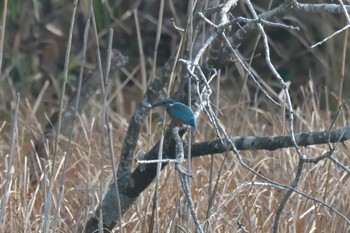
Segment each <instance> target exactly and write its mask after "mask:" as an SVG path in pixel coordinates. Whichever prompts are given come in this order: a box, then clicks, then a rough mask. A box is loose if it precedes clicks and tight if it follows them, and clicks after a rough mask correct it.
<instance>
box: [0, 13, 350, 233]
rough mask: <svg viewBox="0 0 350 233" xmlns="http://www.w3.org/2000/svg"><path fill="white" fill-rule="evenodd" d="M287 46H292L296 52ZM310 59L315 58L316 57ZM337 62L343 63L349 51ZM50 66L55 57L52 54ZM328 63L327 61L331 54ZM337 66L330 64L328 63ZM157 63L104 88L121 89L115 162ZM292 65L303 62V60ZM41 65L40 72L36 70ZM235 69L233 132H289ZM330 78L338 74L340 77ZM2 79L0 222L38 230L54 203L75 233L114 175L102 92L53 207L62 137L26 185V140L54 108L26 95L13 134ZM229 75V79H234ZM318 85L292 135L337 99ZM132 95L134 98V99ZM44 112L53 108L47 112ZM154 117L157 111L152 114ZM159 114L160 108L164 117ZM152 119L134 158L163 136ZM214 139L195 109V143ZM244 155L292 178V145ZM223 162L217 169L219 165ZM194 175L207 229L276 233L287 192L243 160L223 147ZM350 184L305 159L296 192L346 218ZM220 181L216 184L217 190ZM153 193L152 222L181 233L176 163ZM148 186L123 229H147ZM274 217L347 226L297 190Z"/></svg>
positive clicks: (316, 124) (296, 227)
mask: <svg viewBox="0 0 350 233" xmlns="http://www.w3.org/2000/svg"><path fill="white" fill-rule="evenodd" d="M179 12H181V11H179ZM181 14H182V12H181ZM126 15H127V14H126ZM129 15H132V14H129ZM175 16H176V17H175V18H181V17H182V15H180V16H181V17H177V15H176V14H175ZM129 17H130V16H129ZM145 18H147V17H145ZM144 20H145V19H144ZM317 20H319V19H317ZM325 21H326V20H325ZM177 22H178V21H177ZM19 25H22V24H19ZM23 25H24V24H23ZM316 25H317V24H316ZM141 27H142V25H141ZM159 30H160V29H159ZM22 31H23V30H22ZM332 31H333V30H332ZM21 33H22V32H21ZM174 34H175V33H174ZM174 37H175V36H174ZM121 39H122V40H125V41H127V40H128V37H126V36H125V38H121ZM172 39H173V40H172V42H174V41H176V38H172ZM147 40H148V43H150V41H151V40H150V39H149V38H148V39H147ZM2 42H3V41H2ZM151 42H152V43H153V42H154V41H151ZM334 44H335V43H333V45H334ZM152 46H153V44H152ZM130 47H132V46H130ZM135 47H136V46H135ZM140 47H141V46H140ZM130 50H131V49H130ZM345 50H346V49H344V51H345ZM332 51H333V53H331V54H332V56H325V57H331V58H334V57H337V56H336V54H337V53H338V52H337V51H338V50H336V49H334V50H332ZM292 52H293V53H294V51H292ZM333 55H334V56H333ZM148 58H149V57H148ZM314 59H315V58H314V57H312V60H314ZM332 61H333V60H332ZM342 61H343V62H345V58H344V59H343V60H342ZM137 62H139V61H137ZM288 62H289V61H288ZM53 63H54V64H56V60H55V61H53ZM140 63H141V62H140ZM300 63H301V62H300ZM324 63H325V64H328V62H327V61H326V62H324ZM334 63H336V62H335V61H334ZM154 64H155V62H154V60H152V59H151V58H149V59H147V60H144V61H142V64H140V66H139V65H135V67H132V68H131V69H130V70H124V76H126V77H127V78H126V80H127V81H125V82H122V81H121V80H119V79H118V80H115V81H112V82H114V83H113V84H112V85H111V86H110V89H112V91H113V89H114V88H115V87H116V89H117V90H116V91H115V93H111V95H110V96H116V98H114V99H112V100H111V103H112V104H111V108H112V110H111V112H110V120H111V122H112V124H113V138H114V141H113V147H114V151H115V153H116V157H117V158H116V160H118V158H119V153H120V150H121V147H122V143H123V138H124V135H125V133H126V129H127V122H128V117H129V116H130V112H132V110H133V108H134V106H136V103H137V101H138V100H137V99H138V98H140V96H141V95H142V93H143V91H144V90H145V88H146V86H143V85H145V83H146V81H147V80H145V79H144V80H143V81H142V83H141V82H139V81H138V78H139V77H141V73H142V75H143V77H144V78H146V74H147V75H148V74H150V73H153V72H154V71H153V70H152V69H153V68H154V69H155V68H158V67H156V66H155V65H154ZM56 65H57V64H56ZM297 65H300V64H299V62H298V63H297ZM337 65H339V63H336V64H335V65H334V66H333V67H332V72H337V69H336V68H338V67H339V66H337ZM152 66H154V67H152ZM140 67H141V68H140ZM145 69H147V70H145ZM151 70H152V71H151ZM294 70H297V69H294ZM33 72H34V71H33ZM37 72H38V73H39V71H37ZM321 72H322V71H320V73H321ZM225 75H226V76H225ZM304 75H305V74H304ZM57 76H59V75H57ZM231 76H232V75H231V74H230V73H229V71H228V72H227V74H224V75H223V77H222V78H221V82H222V83H221V86H222V88H221V90H220V96H219V99H220V105H219V109H220V110H221V111H222V113H223V115H222V116H221V117H220V119H221V120H222V122H223V123H224V125H225V126H226V129H227V131H228V132H229V133H230V135H233V136H245V135H256V136H263V135H264V136H270V135H284V134H286V132H287V129H288V125H287V123H286V119H285V117H284V113H283V112H281V111H280V110H279V109H276V108H275V107H273V106H271V104H269V103H266V101H265V100H264V98H263V97H260V98H259V101H257V102H259V104H255V102H254V104H252V102H253V101H252V100H251V97H250V96H249V94H247V93H246V92H242V93H243V94H242V96H241V98H240V96H239V94H240V90H242V89H243V90H248V89H249V88H246V87H244V86H243V85H242V84H241V83H240V82H239V81H237V82H236V81H235V80H234V82H235V83H233V84H232V83H230V82H229V81H227V80H229V79H230V78H231ZM316 76H317V77H318V76H320V77H321V74H315V77H316ZM330 76H331V75H330ZM34 77H35V75H33V77H32V79H31V81H30V82H33V83H35V81H33V80H35V78H34ZM300 77H301V76H300ZM303 77H305V76H303ZM332 77H337V75H334V76H332ZM7 80H8V85H9V87H10V88H7V89H10V91H6V90H5V88H0V97H1V98H0V99H2V100H3V102H1V106H0V112H1V113H3V112H6V117H4V116H2V117H1V120H4V119H5V121H3V122H1V123H0V156H1V157H2V158H4V159H3V160H2V162H0V196H1V197H2V199H1V202H4V201H6V203H5V206H6V209H5V210H3V212H4V213H5V216H4V221H3V223H0V224H2V225H1V226H0V227H1V228H0V229H1V231H2V232H43V226H44V221H45V216H46V217H49V218H50V219H51V220H53V219H54V218H55V216H54V215H55V211H56V210H57V208H60V210H59V216H58V219H57V220H58V222H57V227H56V231H57V232H79V230H78V229H79V226H80V225H81V224H84V223H85V222H86V221H87V219H88V218H89V217H90V216H91V215H92V214H93V213H94V211H95V208H96V206H97V205H98V203H99V202H100V201H101V200H100V197H101V191H102V192H104V191H106V190H107V189H108V185H109V184H110V183H111V182H112V181H113V173H112V165H111V162H110V159H109V154H108V149H107V146H106V145H105V144H104V145H102V143H101V135H100V132H101V125H100V122H101V120H100V119H99V116H100V110H101V109H100V106H101V103H100V102H98V101H97V100H96V99H98V98H94V100H93V101H92V102H91V103H90V105H89V106H87V107H86V109H88V110H86V112H85V113H84V114H83V115H81V116H79V118H78V120H77V121H76V124H77V126H76V131H75V134H76V137H75V139H74V143H73V149H72V153H71V154H70V155H69V157H68V165H69V166H68V169H67V171H66V174H65V181H64V195H63V199H62V203H61V205H60V206H57V201H58V200H57V199H58V195H59V193H60V191H61V190H60V183H59V182H60V177H61V175H62V174H61V173H62V165H63V162H64V156H63V151H64V150H65V144H64V143H63V142H64V139H63V140H61V142H62V143H61V145H60V147H59V154H58V158H57V162H56V164H54V165H52V164H51V162H52V161H51V160H50V161H48V162H47V163H46V167H45V171H46V172H45V176H44V177H42V179H41V182H40V183H38V184H37V185H36V186H32V185H31V184H30V182H29V172H28V163H29V162H28V160H29V156H31V153H32V150H33V146H32V141H31V140H33V134H34V135H36V134H37V133H35V131H40V130H39V129H41V128H42V127H43V124H42V123H41V122H43V119H45V117H44V112H46V113H47V114H48V115H50V114H51V112H47V111H46V110H45V111H44V110H40V109H39V110H38V112H35V113H34V112H33V108H32V107H31V106H34V103H35V100H33V99H32V98H30V97H28V98H24V97H23V98H22V99H21V102H20V110H19V116H18V119H17V120H18V128H17V131H16V133H15V134H14V135H12V134H11V133H10V130H11V126H12V125H11V123H10V122H9V121H8V119H9V118H10V116H11V114H10V113H9V111H8V109H9V108H10V106H12V109H14V103H12V102H13V101H12V102H11V95H9V93H10V92H12V93H15V88H14V84H13V83H12V79H11V78H8V79H7ZM130 80H132V81H133V84H134V86H132V87H130V86H127V82H128V81H130ZM135 80H136V81H135ZM329 80H332V79H331V78H330V79H327V82H331V81H329ZM56 81H57V80H56ZM230 81H231V82H232V80H230ZM28 82H29V81H28ZM334 83H337V82H334ZM6 84H7V83H6ZM137 84H139V85H137ZM310 85H312V83H310ZM333 85H336V84H333ZM51 88H52V87H51ZM310 90H313V91H310ZM217 91H218V90H217ZM48 92H49V91H48ZM293 92H294V90H291V94H292V95H293ZM298 92H299V91H298ZM315 92H316V91H315V89H313V88H311V89H310V88H309V89H305V90H303V91H301V93H302V94H303V95H304V96H303V99H304V100H307V101H304V102H303V103H302V104H299V105H298V108H297V110H296V111H295V125H294V127H295V131H296V133H298V132H306V131H313V130H315V131H320V130H327V129H328V127H329V126H330V125H331V122H332V120H333V119H332V116H331V114H330V112H331V111H330V108H331V109H332V110H333V109H334V108H333V107H334V106H330V107H329V106H328V105H327V104H324V102H325V101H322V103H321V100H320V99H321V98H320V96H321V95H318V93H315ZM340 92H341V91H340ZM217 93H218V92H217ZM215 94H216V93H215ZM345 94H346V93H345ZM339 96H340V95H339ZM5 99H6V101H5ZM130 99H133V101H131V100H130ZM44 102H45V100H43V102H40V103H38V104H39V105H40V107H41V108H45V105H46V104H47V103H44ZM333 102H334V101H333ZM321 106H322V108H321ZM324 106H326V107H324ZM344 109H345V110H344V112H342V113H341V115H340V117H339V118H338V119H337V121H336V126H338V127H342V126H344V125H346V124H347V120H346V119H347V117H346V116H347V115H349V112H348V110H347V109H349V108H344ZM49 111H53V110H52V109H50V110H49ZM12 116H13V114H12ZM153 116H154V117H155V116H156V114H154V115H153ZM160 116H162V115H161V114H160ZM6 120H7V121H6ZM157 122H158V119H154V121H153V122H152V125H146V127H145V129H144V131H143V133H142V134H141V137H140V138H139V145H138V148H137V151H136V155H135V156H140V155H141V154H142V153H144V152H146V151H148V150H149V149H150V148H151V147H152V146H153V145H154V144H155V143H156V142H157V140H158V139H159V134H160V132H159V127H156V126H155V125H156V123H157ZM147 124H149V123H147ZM11 136H14V137H15V144H14V152H13V154H12V155H9V151H10V141H11V140H10V139H11ZM214 138H216V134H215V131H214V130H213V129H212V127H211V126H210V125H209V123H208V122H207V119H206V118H205V117H204V116H201V118H200V119H199V130H198V132H197V133H196V136H195V141H197V142H200V141H205V140H211V139H214ZM338 146H339V148H338V150H337V151H336V152H335V154H334V156H335V157H336V158H337V159H338V160H340V161H341V162H342V163H343V164H345V165H347V166H349V156H348V154H349V151H348V149H347V146H346V143H345V144H342V145H338ZM327 149H328V148H327V146H326V145H324V146H310V147H308V148H302V151H303V153H305V154H306V155H307V156H309V157H314V156H316V155H320V154H322V153H323V152H324V151H326V150H327ZM242 155H243V159H244V161H245V162H246V163H247V164H248V165H249V166H250V167H252V168H253V169H254V170H255V171H257V172H259V173H260V174H262V175H264V176H266V177H268V178H269V179H272V180H274V181H276V182H280V183H283V184H286V185H289V184H290V182H291V180H292V179H293V178H294V175H295V171H296V167H297V164H298V157H297V155H296V153H295V151H294V150H293V149H283V150H277V151H274V152H270V151H244V152H242ZM9 156H12V161H13V163H12V166H11V167H8V163H7V159H8V158H9ZM135 165H136V164H135ZM51 166H55V168H56V169H55V171H57V173H55V174H51ZM221 167H222V170H220V169H221ZM9 171H10V172H11V173H12V177H11V180H10V186H9V189H8V190H5V183H6V177H7V174H8V172H9ZM192 174H193V177H194V179H192V180H191V192H192V198H193V201H194V206H195V209H196V212H197V214H198V218H199V220H200V222H201V223H203V226H204V228H205V230H206V232H218V233H219V232H244V231H243V229H246V230H247V231H249V232H271V231H272V226H273V221H274V215H275V211H276V209H277V208H278V205H279V203H280V201H281V199H282V197H283V195H284V191H281V190H278V189H276V188H273V187H271V186H268V185H266V184H265V183H261V180H259V179H257V178H256V177H255V176H254V175H253V174H251V173H249V172H248V171H247V170H246V169H244V168H243V167H242V166H240V164H239V162H238V160H237V159H236V155H234V154H233V153H228V154H216V155H213V156H211V155H208V156H204V157H201V158H196V159H194V160H193V166H192ZM51 177H53V179H51ZM252 182H254V183H252ZM349 182H350V181H349V174H347V173H346V172H344V171H343V170H341V169H340V168H338V167H336V166H335V165H334V164H333V163H331V162H330V161H327V160H325V161H321V162H319V163H318V164H307V165H305V168H304V171H303V175H302V179H301V181H300V183H299V186H298V189H299V190H301V191H302V192H304V193H306V194H308V195H310V196H312V197H317V198H319V199H321V200H322V201H324V202H325V203H327V204H329V205H330V206H332V207H334V208H336V209H337V210H338V211H340V212H341V213H342V214H344V215H345V216H348V217H349V216H350V209H349V203H350V200H349V195H348V193H350V190H349V189H350V184H349ZM216 184H217V190H216V191H215V192H214V191H213V190H214V187H215V185H216ZM50 188H51V189H52V200H53V202H52V209H51V212H49V213H46V212H45V204H47V203H48V201H47V200H51V198H48V195H49V193H50V192H49V189H50ZM5 191H9V196H8V199H4V198H3V194H4V193H5ZM157 191H158V192H159V209H158V220H157V226H158V228H159V232H181V229H185V230H184V232H185V231H186V230H187V219H188V218H187V215H188V212H187V210H186V204H185V203H186V201H185V199H184V194H183V191H182V190H181V185H180V182H179V177H178V174H177V173H176V171H175V169H174V167H173V166H168V167H167V168H166V169H164V171H163V172H162V173H161V181H160V188H159V190H157ZM154 192H155V189H154V185H153V184H152V185H151V186H150V187H149V188H148V189H147V190H146V191H145V192H143V193H142V194H141V196H140V197H139V198H138V200H137V202H136V203H135V204H134V205H133V206H132V208H130V210H129V211H128V212H127V214H125V216H124V217H123V230H124V232H149V231H150V229H151V226H150V225H151V222H152V219H153V216H152V205H153V202H152V198H153V195H154ZM213 193H214V199H213V202H212V205H209V200H210V197H211V195H213ZM209 206H210V207H209ZM280 222H281V224H280V226H279V229H280V232H349V231H350V226H349V225H348V224H347V223H346V222H345V221H344V220H343V219H341V218H340V217H339V216H337V215H336V214H335V213H333V212H331V211H330V210H329V209H327V208H326V207H324V206H321V205H319V204H317V203H314V202H313V201H310V200H308V199H306V198H304V197H301V196H299V195H297V194H293V195H292V196H291V198H290V199H289V201H288V203H287V205H286V207H285V209H284V212H283V215H282V218H281V220H280ZM190 231H191V232H194V226H193V223H192V222H191V223H190V226H189V230H188V232H190Z"/></svg>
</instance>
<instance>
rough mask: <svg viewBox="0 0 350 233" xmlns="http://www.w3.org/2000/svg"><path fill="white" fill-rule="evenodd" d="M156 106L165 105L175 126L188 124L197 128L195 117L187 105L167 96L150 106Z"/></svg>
mask: <svg viewBox="0 0 350 233" xmlns="http://www.w3.org/2000/svg"><path fill="white" fill-rule="evenodd" d="M158 106H163V107H165V110H166V111H167V113H168V114H169V116H170V117H171V118H172V119H173V121H174V122H175V124H176V125H177V126H182V125H190V126H192V127H193V128H195V129H197V121H196V117H195V116H194V113H193V111H192V110H191V109H190V108H189V107H188V106H187V105H185V104H183V103H180V102H176V101H175V100H173V99H169V98H168V99H163V100H161V101H160V102H158V103H155V104H153V105H152V108H153V107H158Z"/></svg>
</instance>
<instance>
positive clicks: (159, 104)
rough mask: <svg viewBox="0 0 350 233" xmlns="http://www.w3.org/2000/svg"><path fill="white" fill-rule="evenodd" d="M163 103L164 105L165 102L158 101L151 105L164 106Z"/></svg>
mask: <svg viewBox="0 0 350 233" xmlns="http://www.w3.org/2000/svg"><path fill="white" fill-rule="evenodd" d="M163 105H164V103H163V102H156V103H154V104H152V105H151V106H152V108H155V107H158V106H163Z"/></svg>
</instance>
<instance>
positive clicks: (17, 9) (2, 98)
mask: <svg viewBox="0 0 350 233" xmlns="http://www.w3.org/2000/svg"><path fill="white" fill-rule="evenodd" d="M72 2H73V1H68V0H31V1H28V0H27V1H22V0H11V1H8V11H7V24H6V32H5V33H6V34H5V41H4V61H3V75H2V76H1V78H0V85H1V88H0V120H9V119H10V111H9V110H10V109H11V103H13V102H14V99H15V98H14V94H15V93H14V92H15V91H14V90H16V91H18V92H20V93H21V96H22V97H23V98H27V100H28V101H29V102H34V101H35V99H36V98H37V96H38V95H39V93H40V91H41V90H42V87H43V86H44V84H45V82H49V85H48V89H47V91H46V92H45V96H44V98H43V100H44V101H43V102H42V104H41V106H40V108H41V109H42V110H41V111H38V114H42V113H43V111H44V112H45V113H46V114H47V115H50V114H51V113H52V112H54V111H56V110H57V107H58V97H59V96H60V95H61V89H62V72H63V66H64V57H65V51H66V42H67V34H68V30H69V25H70V21H71V14H72V8H73V6H72ZM253 2H254V4H255V8H256V9H257V11H258V12H264V11H266V10H267V9H271V8H273V7H276V6H277V5H279V4H280V3H281V2H282V0H278V1H277V0H276V1H272V0H263V1H262V0H259V1H258V0H255V1H253ZM303 2H305V3H311V1H303ZM320 2H327V3H331V2H333V1H316V0H315V1H312V3H320ZM0 4H1V6H3V1H0ZM93 4H94V14H95V18H96V24H97V28H98V32H99V36H100V38H99V43H100V47H101V50H102V52H104V51H105V50H106V47H107V39H108V38H107V34H108V29H109V28H113V29H114V47H115V48H118V49H120V50H121V51H122V53H123V54H125V55H127V56H128V57H129V58H130V63H129V65H128V67H127V70H128V71H129V72H131V73H132V72H133V76H134V79H133V80H134V81H133V80H131V81H129V82H128V83H127V87H125V88H124V89H123V90H122V92H123V95H124V98H125V99H128V98H132V99H135V101H137V98H139V97H140V95H141V92H140V87H137V85H136V84H137V82H138V81H140V80H141V71H140V67H139V64H140V48H139V46H138V39H137V34H136V23H135V14H137V16H138V21H139V25H140V32H141V37H142V38H141V39H142V46H143V50H144V55H145V61H146V68H147V72H148V73H147V78H148V81H149V80H151V78H152V77H151V75H152V72H151V71H152V67H153V66H156V68H157V69H158V68H161V66H162V65H163V64H164V62H165V61H166V60H167V58H168V57H169V56H170V55H171V54H172V53H173V52H174V51H175V49H176V47H177V45H178V43H179V41H180V33H179V32H177V31H176V29H174V27H173V26H172V23H171V18H174V19H175V23H176V25H178V26H179V27H181V28H184V27H185V25H186V20H187V11H188V6H187V4H188V3H187V2H186V1H165V6H164V19H163V28H162V37H161V40H160V45H159V50H158V55H157V61H156V63H157V64H154V61H153V53H154V47H155V36H156V31H157V22H158V14H159V1H156V0H148V1H141V0H139V1H125V0H119V1H113V0H103V1H102V0H95V1H94V2H93ZM88 8H89V1H87V0H80V2H79V6H78V14H77V19H76V25H75V31H74V38H73V44H72V53H71V62H70V66H69V80H68V86H67V88H66V90H67V91H66V93H65V94H66V95H67V98H68V96H70V95H72V93H74V91H75V88H76V87H75V85H76V81H77V79H78V78H77V77H78V72H79V65H80V59H81V56H82V40H83V31H84V27H85V22H86V20H87V17H88ZM1 14H2V11H1ZM232 15H233V16H244V17H249V16H250V13H249V11H248V9H247V7H246V6H245V5H244V1H239V2H238V6H237V7H236V8H235V9H234V10H233V11H232ZM274 20H275V21H276V22H283V23H286V24H291V25H293V26H298V27H300V29H301V30H300V31H292V32H291V31H286V30H285V29H281V28H270V27H266V30H267V33H268V35H269V40H270V46H271V56H272V62H273V63H274V64H275V65H276V67H277V68H278V71H279V72H280V73H281V75H282V76H283V77H284V78H285V79H286V80H288V81H290V82H291V95H292V96H293V100H294V101H295V106H297V105H298V103H299V102H302V101H304V100H305V97H306V95H305V93H303V91H302V89H301V88H300V87H303V88H306V89H305V90H307V88H308V85H309V83H310V80H312V81H313V83H315V84H317V88H318V89H317V90H318V92H317V93H318V94H319V95H320V105H321V106H324V105H325V103H326V102H327V101H330V102H331V103H337V101H338V99H337V98H338V97H339V92H340V90H339V86H340V83H341V67H342V62H343V58H342V54H343V51H344V49H345V50H346V52H347V51H348V48H349V46H348V45H347V44H346V43H345V40H347V37H348V36H347V34H346V35H345V33H341V34H339V35H337V36H336V37H334V38H332V39H330V40H329V41H328V42H327V43H324V44H323V45H321V46H318V47H316V48H315V49H312V50H311V49H310V48H309V47H310V45H312V44H314V43H316V42H318V41H320V40H322V39H323V38H325V37H326V36H329V35H330V34H332V33H333V32H334V31H336V30H338V29H339V28H341V27H342V26H344V25H345V23H346V22H345V19H344V17H343V16H341V15H335V14H334V15H333V14H329V13H323V14H313V15H310V14H304V13H300V14H297V15H293V16H287V17H284V18H283V19H274ZM238 28H239V26H238V25H237V26H236V27H233V29H238ZM233 31H234V30H233ZM206 33H208V32H206ZM345 36H346V38H345ZM257 39H259V37H258V36H257V35H253V36H250V37H249V38H248V39H247V40H245V41H244V42H243V43H242V44H241V46H240V48H239V51H240V53H241V54H242V55H243V57H246V58H247V60H249V59H250V58H253V59H252V62H251V63H252V67H253V68H254V70H255V71H256V73H257V74H258V75H259V77H260V78H261V80H264V81H265V82H266V83H267V84H268V85H270V86H271V87H273V88H272V90H275V91H276V92H278V91H279V88H278V84H277V83H275V81H273V77H272V75H271V72H270V71H269V70H268V68H267V66H266V64H265V61H264V54H263V45H262V43H256V41H257ZM89 41H90V43H89V49H88V53H87V61H88V63H87V65H86V70H87V71H90V70H92V69H95V68H96V64H97V61H96V57H97V56H96V41H94V37H93V34H92V32H91V33H90V39H89ZM260 41H261V39H260ZM202 42H203V40H202V39H198V41H197V42H196V43H198V45H199V46H200V45H201V43H202ZM346 70H348V63H346V67H345V71H346ZM85 73H88V72H85ZM222 74H223V77H222V79H221V82H222V83H223V84H228V85H223V86H224V87H227V88H226V90H225V88H224V89H223V91H227V92H228V93H230V95H231V93H232V92H233V96H238V95H240V90H241V88H242V85H243V83H244V82H245V78H244V77H245V74H244V73H242V71H241V69H240V68H239V67H238V65H237V64H235V63H232V64H229V65H227V66H226V67H225V69H223V73H222ZM345 75H346V77H345V80H347V79H348V77H347V76H348V75H347V72H345ZM118 79H120V80H122V81H123V80H125V79H126V77H125V74H123V73H122V74H119V76H118ZM140 82H141V81H140ZM113 85H118V82H117V83H114V84H112V86H113ZM247 87H248V88H247V89H248V90H249V92H250V95H251V99H250V100H249V101H250V102H251V103H252V102H255V101H256V96H259V95H260V93H259V91H258V90H257V88H256V85H255V84H254V83H252V81H251V80H249V79H248V82H247ZM344 90H345V91H344V92H343V95H344V96H343V97H344V98H348V97H349V95H350V94H348V93H349V91H348V90H349V82H348V81H346V82H345V83H344ZM324 93H326V95H325V94H324ZM321 97H322V98H323V99H322V98H321ZM327 98H330V99H327ZM237 99H238V98H237ZM326 99H327V101H326ZM127 104H128V106H130V104H129V102H127ZM331 106H333V105H331ZM334 106H336V104H335V105H334ZM112 108H113V106H112ZM115 110H117V109H115ZM130 111H131V109H129V110H128V111H126V112H125V113H124V114H129V113H130ZM39 118H40V117H39Z"/></svg>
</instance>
